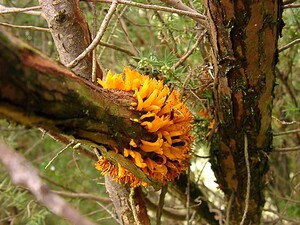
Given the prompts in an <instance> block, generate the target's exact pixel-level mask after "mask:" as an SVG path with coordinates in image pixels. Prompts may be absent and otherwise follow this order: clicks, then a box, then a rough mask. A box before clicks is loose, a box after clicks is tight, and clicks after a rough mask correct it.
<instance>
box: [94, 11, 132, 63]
mask: <svg viewBox="0 0 300 225" xmlns="http://www.w3.org/2000/svg"><path fill="white" fill-rule="evenodd" d="M125 10H126V7H124V8H123V9H122V11H121V13H120V16H123V14H124V13H125ZM117 27H118V21H115V24H114V26H113V28H112V29H111V31H110V33H109V35H108V37H107V39H106V43H107V45H105V44H102V43H104V42H101V41H100V42H99V44H100V45H101V44H102V45H103V46H106V47H109V46H108V45H110V44H109V42H110V40H111V39H112V37H113V35H114V33H115V31H116V29H117ZM112 46H114V47H111V48H113V49H116V50H118V49H120V51H121V47H119V46H116V45H112ZM105 49H106V48H103V49H102V50H101V52H100V54H99V56H98V59H101V58H102V55H103V53H104V51H105ZM126 51H127V52H129V50H126V49H124V51H123V52H125V53H126ZM132 54H133V53H132ZM132 56H134V55H132Z"/></svg>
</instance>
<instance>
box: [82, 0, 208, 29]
mask: <svg viewBox="0 0 300 225" xmlns="http://www.w3.org/2000/svg"><path fill="white" fill-rule="evenodd" d="M87 1H89V2H104V3H111V2H112V0H87ZM118 3H119V4H124V5H131V6H135V7H139V8H143V9H152V10H155V11H157V10H158V11H164V12H170V13H177V14H179V15H184V16H189V17H192V18H196V19H198V20H201V21H202V23H203V24H204V21H205V20H206V16H204V15H202V14H200V13H198V12H196V11H185V10H182V9H174V8H170V7H166V6H160V5H153V4H151V5H150V4H142V3H138V2H133V1H128V0H118Z"/></svg>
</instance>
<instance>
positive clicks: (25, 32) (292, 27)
mask: <svg viewBox="0 0 300 225" xmlns="http://www.w3.org/2000/svg"><path fill="white" fill-rule="evenodd" d="M138 2H141V3H145V4H149V3H155V4H158V3H159V2H156V1H144V0H139V1H138ZM184 2H185V3H186V4H188V5H190V6H192V7H195V8H196V9H197V10H198V11H199V12H202V11H203V9H202V6H201V3H200V2H199V1H197V0H190V1H184ZM296 3H297V1H296ZM296 3H295V4H296ZM298 3H299V2H298ZM0 4H1V5H4V6H7V7H18V8H23V7H31V6H37V5H38V1H37V0H26V1H19V0H0ZM159 4H161V3H159ZM80 5H81V7H82V10H83V12H84V14H85V16H86V18H87V20H88V23H89V25H90V27H91V31H92V27H93V19H94V17H93V10H92V8H93V5H92V3H88V2H85V1H81V2H80ZM95 5H96V13H97V17H96V21H97V26H98V27H99V25H100V24H101V21H102V19H103V17H104V16H105V13H106V12H107V10H108V7H109V5H108V4H107V3H97V4H95ZM298 5H299V4H298ZM298 7H299V6H298ZM34 12H35V13H32V14H31V13H10V14H0V26H5V27H6V28H7V30H9V31H11V32H13V33H14V34H16V35H17V36H19V37H20V38H22V39H23V40H25V41H27V42H28V43H30V44H32V45H33V46H34V47H36V48H37V49H39V50H40V51H41V52H43V53H44V54H45V55H48V56H49V57H52V58H54V59H55V60H59V59H58V54H57V52H56V49H55V46H54V43H53V42H52V38H51V35H50V33H49V32H41V31H38V30H37V29H36V27H44V28H47V23H46V21H45V20H44V19H42V17H41V16H40V15H39V14H38V12H39V10H37V11H34ZM283 19H284V22H285V27H284V28H283V31H282V38H280V40H279V49H280V53H279V63H278V66H277V70H276V76H277V80H276V84H277V85H276V88H275V98H274V111H273V129H274V144H273V147H274V151H273V153H272V155H271V157H270V162H271V164H270V171H269V173H268V176H267V178H266V186H267V188H266V195H267V203H266V205H265V209H264V224H300V222H299V221H300V131H299V129H300V101H299V99H300V72H299V71H300V50H299V44H298V45H297V44H295V45H293V46H291V47H289V48H287V49H284V48H283V47H284V46H286V45H287V44H289V43H291V42H292V41H295V40H298V42H299V38H300V10H299V8H286V9H284V14H283ZM29 26H31V27H29ZM199 35H200V36H201V35H202V39H201V40H200V41H199V43H196V40H197V38H198V37H199ZM205 35H206V34H205V32H204V31H202V30H201V28H199V27H196V26H195V22H194V21H193V20H191V19H190V18H188V17H186V16H180V15H178V14H175V13H169V12H162V11H154V10H147V9H142V8H139V7H133V6H126V5H119V6H118V10H117V13H116V14H115V16H114V17H113V18H112V20H111V22H110V25H109V26H108V29H107V31H106V33H105V36H104V38H103V39H102V41H103V42H104V44H102V45H99V46H98V48H97V56H98V61H99V63H100V64H101V66H102V67H103V68H104V70H105V71H107V70H109V69H111V70H113V72H117V73H120V72H122V70H123V68H124V66H126V65H130V66H131V67H132V68H137V69H138V70H139V71H140V72H143V73H145V74H149V75H151V76H154V77H156V78H158V79H163V80H164V81H165V82H166V83H167V84H168V85H169V86H170V87H171V88H173V87H174V88H177V89H179V90H180V92H181V93H182V94H183V98H184V99H185V101H186V102H187V103H188V104H189V106H190V109H191V110H192V112H193V114H194V116H195V126H194V132H195V135H196V141H195V144H194V156H195V157H193V159H192V162H191V171H190V173H191V179H193V180H194V181H195V182H197V184H198V185H199V186H200V187H201V189H202V190H203V191H204V193H205V195H206V196H207V199H209V200H210V201H212V202H213V204H214V205H216V206H217V207H218V208H220V210H222V209H224V201H223V196H222V194H221V193H220V192H219V191H218V189H217V184H216V183H214V177H213V174H212V172H211V170H210V165H209V157H207V156H208V155H209V152H208V145H207V142H206V139H208V138H209V137H210V136H209V132H210V128H211V126H212V125H213V117H212V114H213V106H212V97H211V96H212V94H211V90H212V83H213V78H212V77H211V74H210V69H211V65H210V62H209V60H208V57H207V55H208V54H209V44H208V40H207V38H206V36H205ZM195 43H196V44H195ZM105 44H106V45H105ZM108 44H109V46H108ZM191 49H193V51H191V54H190V55H189V57H188V58H187V60H186V61H185V62H183V63H181V64H178V63H177V62H178V61H179V59H180V57H182V56H183V55H184V54H186V53H187V52H188V51H190V50H191ZM0 69H1V68H0ZM0 139H1V140H3V141H4V142H5V143H7V144H8V145H10V146H11V147H13V148H14V149H16V150H17V151H18V152H20V153H22V154H23V155H24V156H25V157H26V158H27V160H29V161H30V162H31V163H33V165H34V166H35V167H37V168H38V169H39V171H40V174H41V177H42V178H43V180H44V182H46V183H47V184H48V185H49V186H50V187H51V189H52V190H54V191H57V192H58V193H60V194H62V195H64V193H65V195H67V194H68V193H69V195H70V193H77V197H74V196H73V197H70V196H65V198H66V199H67V200H68V201H69V202H70V203H71V204H72V205H73V206H74V207H75V208H78V209H79V210H80V211H81V212H82V214H84V215H86V216H88V217H90V218H91V219H93V220H94V221H98V222H99V224H117V223H116V221H115V219H114V217H115V214H114V211H113V209H112V205H111V203H109V199H108V196H107V193H106V191H105V186H104V184H103V182H104V179H103V177H102V176H101V175H100V174H99V172H98V171H96V170H95V169H94V162H93V161H92V160H91V159H88V158H86V157H85V156H82V155H80V154H79V153H78V152H77V151H76V149H73V148H66V149H65V147H66V146H64V145H63V144H60V143H58V142H57V141H55V140H53V139H52V138H51V137H49V136H48V135H47V134H45V133H43V132H41V131H40V130H38V129H33V128H28V127H22V126H18V125H17V124H14V123H12V122H11V121H4V120H0ZM12 160H13V159H12ZM51 160H53V161H51ZM49 162H51V163H50V165H48V164H49ZM47 165H48V166H47ZM46 166H47V168H46ZM62 192H63V193H62ZM83 194H89V195H83ZM97 197H102V199H97ZM148 197H149V198H150V199H151V200H152V201H157V193H152V192H148ZM165 206H166V207H169V208H173V209H177V210H178V208H180V207H181V208H182V207H183V206H180V205H178V202H177V201H175V200H174V199H172V198H171V197H170V196H169V197H168V196H167V199H166V203H165ZM150 215H154V214H151V213H150ZM168 222H172V223H173V224H183V223H184V222H181V221H179V219H178V218H176V219H173V220H172V219H170V218H164V224H167V223H168ZM2 224H3V225H4V224H30V225H34V224H49V225H51V224H55V225H63V224H67V223H66V222H65V221H64V220H63V219H61V218H59V217H56V216H55V215H53V214H52V213H51V212H49V211H48V210H47V209H46V208H44V207H42V206H41V205H39V204H38V203H37V202H36V201H35V200H34V199H33V197H32V196H31V195H30V194H29V193H28V192H27V191H26V190H24V189H22V188H19V187H15V186H14V185H13V184H12V183H11V181H10V178H9V176H8V174H7V173H6V172H5V169H4V168H3V167H2V166H1V165H0V225H2Z"/></svg>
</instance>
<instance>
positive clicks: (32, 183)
mask: <svg viewBox="0 0 300 225" xmlns="http://www.w3.org/2000/svg"><path fill="white" fill-rule="evenodd" d="M12 159H13V160H12ZM0 162H1V163H2V164H3V165H4V166H5V167H6V169H7V170H8V172H9V174H10V177H11V179H12V181H13V182H14V184H15V185H21V186H23V187H24V188H27V189H28V190H29V191H30V192H31V193H32V194H33V195H34V196H35V198H36V199H37V200H38V201H39V202H40V203H41V204H43V205H44V206H46V207H47V208H48V209H49V210H50V211H52V212H53V213H55V214H56V215H58V216H60V217H63V218H65V219H66V220H68V221H69V222H71V223H72V224H74V225H95V223H93V222H91V221H90V220H88V219H87V218H85V217H83V216H82V215H80V213H79V212H78V211H77V210H75V209H74V208H72V207H71V206H70V205H69V204H68V203H67V202H66V201H65V200H63V199H62V198H61V197H59V196H58V195H57V194H55V193H53V192H52V191H51V190H50V189H49V188H48V187H47V186H46V185H45V184H43V182H42V181H41V179H40V177H39V175H38V170H37V169H35V168H34V167H33V166H32V165H31V164H30V163H29V162H28V161H27V160H26V159H25V158H24V157H23V156H21V155H19V154H18V153H17V152H15V151H14V150H12V149H10V148H8V147H7V146H6V145H5V144H3V143H2V142H0Z"/></svg>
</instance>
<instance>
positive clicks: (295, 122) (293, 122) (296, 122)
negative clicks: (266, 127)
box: [272, 116, 300, 125]
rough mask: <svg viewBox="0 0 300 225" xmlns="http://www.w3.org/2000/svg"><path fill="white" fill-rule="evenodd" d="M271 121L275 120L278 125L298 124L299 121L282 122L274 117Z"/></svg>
mask: <svg viewBox="0 0 300 225" xmlns="http://www.w3.org/2000/svg"><path fill="white" fill-rule="evenodd" d="M272 119H275V120H277V121H278V122H279V123H281V124H284V125H292V124H300V122H299V121H295V120H294V121H284V120H280V119H278V118H277V117H275V116H272Z"/></svg>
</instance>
